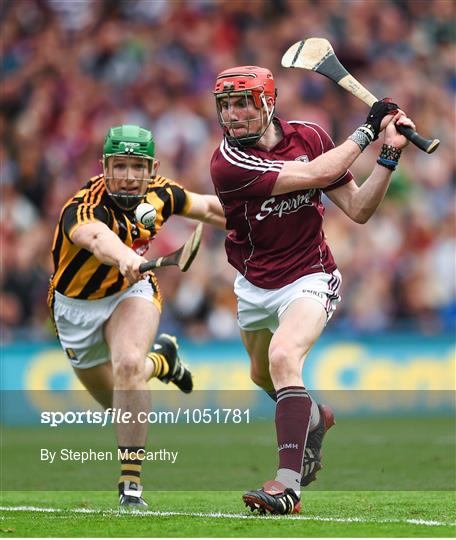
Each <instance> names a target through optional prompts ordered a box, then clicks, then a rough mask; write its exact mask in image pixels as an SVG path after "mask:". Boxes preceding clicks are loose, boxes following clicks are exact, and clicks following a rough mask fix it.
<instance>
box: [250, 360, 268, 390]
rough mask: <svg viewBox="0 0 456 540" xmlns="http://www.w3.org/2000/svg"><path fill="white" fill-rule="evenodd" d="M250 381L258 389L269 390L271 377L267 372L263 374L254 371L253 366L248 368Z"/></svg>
mask: <svg viewBox="0 0 456 540" xmlns="http://www.w3.org/2000/svg"><path fill="white" fill-rule="evenodd" d="M250 379H251V380H252V382H253V383H255V384H256V385H257V386H259V387H260V388H264V389H266V390H270V389H271V386H272V384H271V376H270V374H269V373H268V372H266V373H265V372H264V371H261V370H258V369H256V367H255V366H252V367H251V368H250Z"/></svg>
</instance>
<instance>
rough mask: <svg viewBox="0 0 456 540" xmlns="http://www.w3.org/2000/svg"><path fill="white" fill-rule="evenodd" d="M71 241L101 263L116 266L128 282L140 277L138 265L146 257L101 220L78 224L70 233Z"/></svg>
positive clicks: (144, 260)
mask: <svg viewBox="0 0 456 540" xmlns="http://www.w3.org/2000/svg"><path fill="white" fill-rule="evenodd" d="M71 239H72V241H73V242H74V243H75V244H77V245H78V246H80V247H82V248H84V249H87V250H88V251H90V252H91V253H93V254H94V255H95V257H96V258H97V259H98V260H99V261H100V262H102V263H103V264H108V265H110V266H116V267H118V268H119V270H120V272H121V273H122V275H123V276H124V277H126V278H127V279H128V281H129V283H135V282H136V281H138V280H139V279H140V278H141V274H140V272H139V265H140V264H142V263H144V262H147V259H145V258H144V257H141V256H139V255H137V254H136V253H135V252H134V251H133V250H132V249H131V248H129V247H128V246H126V245H125V244H124V243H123V242H122V241H121V240H120V238H119V237H118V236H117V235H116V234H115V233H113V232H112V231H111V230H110V229H109V227H108V226H107V225H105V224H104V223H102V222H101V221H98V222H93V223H86V224H84V225H80V226H79V227H78V228H77V229H76V230H75V231H74V232H73V233H72V235H71Z"/></svg>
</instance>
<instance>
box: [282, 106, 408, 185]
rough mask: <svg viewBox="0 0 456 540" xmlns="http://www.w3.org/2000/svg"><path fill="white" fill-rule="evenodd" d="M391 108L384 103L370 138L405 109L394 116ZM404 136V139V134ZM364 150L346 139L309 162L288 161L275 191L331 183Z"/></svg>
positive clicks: (396, 118)
mask: <svg viewBox="0 0 456 540" xmlns="http://www.w3.org/2000/svg"><path fill="white" fill-rule="evenodd" d="M385 105H387V104H385ZM389 105H391V104H389ZM388 108H389V107H388V106H385V107H384V109H383V110H381V111H379V112H378V116H377V118H376V121H377V123H378V127H374V132H373V135H372V138H371V140H370V141H369V142H371V141H372V140H375V139H376V138H377V137H378V134H379V133H380V132H381V131H383V130H384V129H385V128H386V127H387V126H388V125H389V124H390V123H391V122H394V120H399V118H400V116H402V114H404V113H402V114H401V115H397V117H396V116H395V117H394V118H393V116H392V115H391V114H388ZM371 115H372V113H370V114H369V116H368V120H369V117H370V116H371ZM381 115H383V116H381ZM396 133H397V132H396ZM403 138H404V139H405V137H403ZM367 144H368V143H367ZM362 150H363V148H362V146H360V145H359V144H358V143H357V142H355V141H354V140H353V139H347V140H346V141H344V142H343V143H342V144H340V145H339V146H336V147H335V148H333V149H332V150H329V151H328V152H325V153H324V154H321V155H320V156H318V157H316V158H315V159H314V160H312V161H311V162H309V163H303V162H301V161H287V162H285V164H284V166H283V168H282V171H281V172H280V173H279V175H278V177H277V181H276V183H275V185H274V188H273V190H272V194H273V195H282V194H283V193H290V192H292V191H298V190H300V189H311V188H325V187H328V186H329V185H330V184H331V183H332V182H334V181H335V180H336V179H337V178H339V177H340V176H342V175H343V174H344V173H345V172H346V171H347V169H348V168H349V167H350V166H351V165H352V164H353V162H354V161H355V160H356V158H358V157H359V155H360V154H361V152H362Z"/></svg>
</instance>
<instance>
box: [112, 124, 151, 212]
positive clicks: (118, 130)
mask: <svg viewBox="0 0 456 540" xmlns="http://www.w3.org/2000/svg"><path fill="white" fill-rule="evenodd" d="M115 156H121V157H126V158H130V159H132V158H141V159H143V160H145V161H144V164H145V165H147V170H148V174H147V175H144V176H142V177H141V178H139V179H138V178H136V179H133V178H128V177H127V178H126V181H128V182H130V183H131V182H135V183H136V184H140V186H139V188H138V192H137V193H131V191H129V190H127V189H121V188H119V187H117V188H116V187H114V186H113V183H119V182H120V181H119V178H115V177H114V176H113V175H111V173H112V169H111V170H110V168H109V159H110V158H112V157H115ZM157 166H158V162H157V160H156V159H155V141H154V138H153V135H152V132H151V131H149V130H148V129H144V128H142V127H139V126H134V125H128V124H125V125H123V126H115V127H112V128H110V129H109V131H108V133H107V135H106V138H105V141H104V145H103V169H104V176H105V182H106V189H107V192H108V194H109V195H110V197H111V198H112V200H113V201H114V202H115V203H116V204H117V205H118V206H119V207H120V208H122V209H123V210H132V209H133V208H135V207H136V206H137V205H138V204H139V203H140V202H141V201H142V199H143V198H144V195H145V193H146V190H147V185H148V183H149V181H150V180H151V179H152V178H153V177H154V176H155V174H156V169H157Z"/></svg>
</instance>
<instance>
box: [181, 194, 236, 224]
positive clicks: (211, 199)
mask: <svg viewBox="0 0 456 540" xmlns="http://www.w3.org/2000/svg"><path fill="white" fill-rule="evenodd" d="M189 198H190V208H189V210H188V212H187V213H186V217H188V218H191V219H197V220H199V221H203V222H204V223H209V224H210V225H214V227H218V228H219V229H225V228H226V219H225V214H224V212H223V208H222V205H221V204H220V201H219V200H218V198H217V197H216V196H215V195H200V194H199V193H193V192H189Z"/></svg>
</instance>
